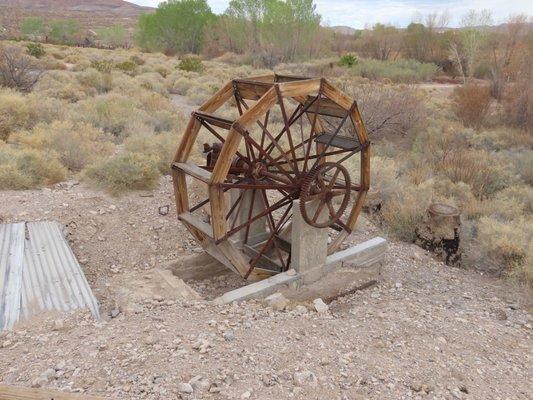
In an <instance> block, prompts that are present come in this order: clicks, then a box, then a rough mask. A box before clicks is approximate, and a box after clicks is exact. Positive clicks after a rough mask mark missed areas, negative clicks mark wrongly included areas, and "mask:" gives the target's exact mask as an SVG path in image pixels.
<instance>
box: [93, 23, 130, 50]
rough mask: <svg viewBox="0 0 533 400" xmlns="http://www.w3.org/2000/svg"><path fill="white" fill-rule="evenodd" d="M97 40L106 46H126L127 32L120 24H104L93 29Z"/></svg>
mask: <svg viewBox="0 0 533 400" xmlns="http://www.w3.org/2000/svg"><path fill="white" fill-rule="evenodd" d="M95 32H96V35H97V37H98V40H99V41H100V42H101V43H102V44H103V45H104V46H107V47H111V48H116V47H126V46H127V36H128V34H127V32H126V29H125V28H124V27H123V26H122V25H114V26H106V27H102V28H97V29H95Z"/></svg>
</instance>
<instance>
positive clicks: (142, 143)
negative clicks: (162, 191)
mask: <svg viewBox="0 0 533 400" xmlns="http://www.w3.org/2000/svg"><path fill="white" fill-rule="evenodd" d="M178 142H179V136H178V135H176V134H173V133H168V132H165V133H160V134H157V135H151V134H137V135H133V136H130V137H129V138H127V139H126V140H125V142H124V147H125V149H126V151H128V152H131V153H139V154H144V155H147V156H149V157H151V158H152V159H154V160H155V161H156V163H157V168H158V169H159V171H160V172H161V173H162V174H164V175H168V174H169V173H170V163H171V161H172V158H173V156H174V152H175V150H176V147H177V144H178Z"/></svg>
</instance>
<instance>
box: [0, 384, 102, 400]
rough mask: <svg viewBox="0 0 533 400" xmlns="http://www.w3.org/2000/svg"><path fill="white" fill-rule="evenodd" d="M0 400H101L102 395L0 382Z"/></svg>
mask: <svg viewBox="0 0 533 400" xmlns="http://www.w3.org/2000/svg"><path fill="white" fill-rule="evenodd" d="M0 400H103V397H95V396H87V395H82V394H76V393H69V392H61V391H57V390H48V389H35V388H25V387H19V386H10V385H3V384H0Z"/></svg>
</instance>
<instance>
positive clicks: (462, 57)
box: [450, 10, 492, 82]
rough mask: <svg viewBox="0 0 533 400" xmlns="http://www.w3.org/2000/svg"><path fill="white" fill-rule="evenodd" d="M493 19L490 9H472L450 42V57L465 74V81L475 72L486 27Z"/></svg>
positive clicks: (484, 39) (464, 17)
mask: <svg viewBox="0 0 533 400" xmlns="http://www.w3.org/2000/svg"><path fill="white" fill-rule="evenodd" d="M491 20H492V17H491V13H490V11H489V10H481V11H480V12H477V11H476V10H470V11H469V12H468V13H466V14H465V15H464V16H463V18H462V19H461V26H462V28H461V30H460V31H459V33H458V35H456V38H455V40H453V41H452V42H451V43H450V58H452V60H453V62H454V63H455V64H456V66H457V68H458V69H459V70H460V71H461V73H462V75H463V81H464V82H466V80H467V78H471V77H472V75H473V74H474V68H475V64H476V62H477V61H478V57H479V54H480V51H481V49H482V47H483V45H484V43H485V41H486V38H487V32H486V30H485V29H484V27H485V26H486V25H488V24H490V22H491Z"/></svg>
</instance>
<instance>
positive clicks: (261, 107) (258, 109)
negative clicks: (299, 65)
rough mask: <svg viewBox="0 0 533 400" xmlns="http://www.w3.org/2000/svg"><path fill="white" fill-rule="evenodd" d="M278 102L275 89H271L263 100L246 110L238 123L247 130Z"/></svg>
mask: <svg viewBox="0 0 533 400" xmlns="http://www.w3.org/2000/svg"><path fill="white" fill-rule="evenodd" d="M276 102H277V94H276V90H275V88H274V87H272V88H270V89H269V90H268V91H267V92H266V93H265V94H264V95H263V97H261V99H260V100H259V101H258V102H257V103H255V104H254V105H253V106H252V107H250V108H249V109H248V110H246V111H245V112H244V113H243V114H242V115H241V116H240V117H239V119H238V120H237V121H236V124H238V125H239V127H240V128H242V129H247V128H248V127H249V126H250V125H251V124H253V123H255V122H256V121H257V120H259V118H261V117H262V116H263V115H265V113H266V112H267V111H268V110H269V109H270V108H271V107H272V106H273V105H274V104H275V103H276Z"/></svg>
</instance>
